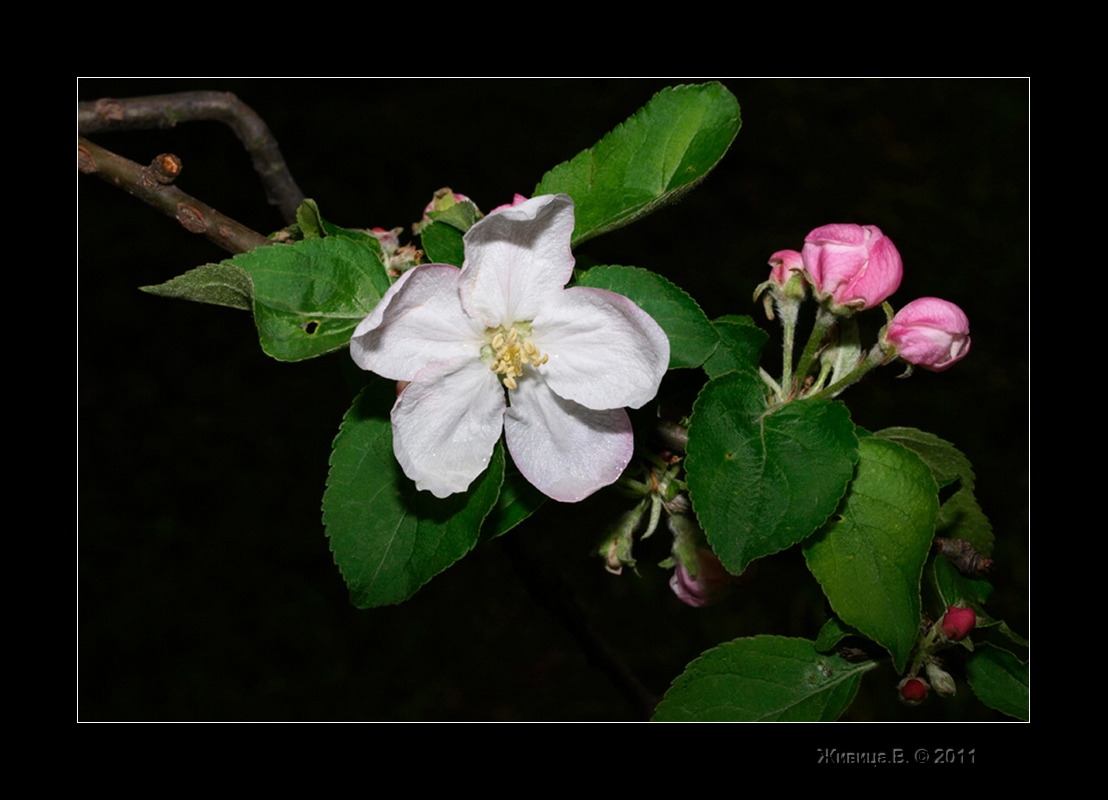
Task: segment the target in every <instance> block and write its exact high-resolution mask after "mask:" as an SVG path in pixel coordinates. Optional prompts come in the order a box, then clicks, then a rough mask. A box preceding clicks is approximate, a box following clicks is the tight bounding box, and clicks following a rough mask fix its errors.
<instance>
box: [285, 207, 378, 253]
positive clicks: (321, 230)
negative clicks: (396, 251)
mask: <svg viewBox="0 0 1108 800" xmlns="http://www.w3.org/2000/svg"><path fill="white" fill-rule="evenodd" d="M296 226H297V227H298V228H300V234H301V236H303V237H304V238H305V239H318V238H322V237H326V236H341V237H343V238H345V239H354V240H355V241H359V242H364V243H366V244H368V245H369V246H370V247H372V248H373V249H374V250H375V251H376V253H377V256H378V258H381V244H380V242H378V240H377V237H375V236H372V235H371V234H369V233H366V232H365V231H359V230H354V229H352V228H340V227H339V226H338V225H334V224H332V223H330V222H328V221H327V220H325V219H324V218H323V217H322V216H321V215H320V213H319V205H318V204H317V203H316V201H315V200H312V199H311V198H306V199H305V200H304V202H302V203H301V204H300V207H299V208H297V209H296Z"/></svg>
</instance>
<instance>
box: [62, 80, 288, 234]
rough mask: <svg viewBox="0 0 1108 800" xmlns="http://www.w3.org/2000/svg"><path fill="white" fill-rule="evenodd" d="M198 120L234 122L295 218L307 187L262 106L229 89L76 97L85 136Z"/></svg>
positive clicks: (268, 185)
mask: <svg viewBox="0 0 1108 800" xmlns="http://www.w3.org/2000/svg"><path fill="white" fill-rule="evenodd" d="M195 120H215V121H217V122H222V123H224V124H225V125H227V126H228V127H230V128H231V130H233V131H234V132H235V136H237V137H238V139H239V141H240V142H242V145H243V147H245V148H246V151H247V152H248V153H250V158H251V160H252V161H253V163H254V171H255V172H257V173H258V176H259V177H260V178H261V180H262V184H263V185H264V186H265V190H266V198H267V200H268V201H269V204H270V205H274V206H277V207H278V208H279V209H280V210H281V216H282V217H284V220H285V222H287V223H292V222H294V221H296V209H297V208H298V207H299V206H300V204H301V203H302V202H303V201H304V193H303V192H302V191H300V187H299V186H297V185H296V181H294V180H293V178H292V175H291V174H290V173H289V169H288V166H287V165H286V164H285V159H284V157H283V156H282V155H281V149H280V148H279V147H278V146H277V140H276V139H275V138H273V134H272V133H271V132H270V130H269V127H268V126H267V125H266V124H265V121H264V120H262V118H261V117H260V116H258V114H257V112H256V111H254V109H252V108H250V106H248V105H246V103H244V102H242V101H241V100H239V99H238V97H236V96H235V95H233V94H231V93H230V92H180V93H178V94H163V95H154V96H151V97H131V98H127V99H125V100H116V99H114V98H110V97H104V98H101V99H99V100H96V101H94V102H80V103H77V133H78V135H80V136H91V135H92V134H95V133H100V132H102V131H121V130H134V129H142V128H172V127H175V126H176V125H177V123H178V122H191V121H195Z"/></svg>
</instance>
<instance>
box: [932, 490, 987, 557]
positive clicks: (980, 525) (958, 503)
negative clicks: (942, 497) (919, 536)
mask: <svg viewBox="0 0 1108 800" xmlns="http://www.w3.org/2000/svg"><path fill="white" fill-rule="evenodd" d="M935 535H936V536H942V537H945V538H947V539H965V540H966V541H967V542H969V543H970V544H971V545H973V547H974V549H975V550H977V552H978V553H980V554H981V555H983V556H988V555H989V554H991V553H992V552H993V541H994V537H993V526H992V523H990V522H989V518H988V517H986V516H985V512H984V511H982V510H981V506H980V505H978V503H977V498H976V497H975V496H974V494H973V491H972V490H971V489H969V488H968V487H966V486H963V487H962V488H961V489H959V490H958V491H956V492H955V493H954V494H953V495H951V496H950V498H949V499H948V500H947V501H946V502H945V503H943V504H942V505H941V506H940V507H939V517H938V519H937V520H936V521H935Z"/></svg>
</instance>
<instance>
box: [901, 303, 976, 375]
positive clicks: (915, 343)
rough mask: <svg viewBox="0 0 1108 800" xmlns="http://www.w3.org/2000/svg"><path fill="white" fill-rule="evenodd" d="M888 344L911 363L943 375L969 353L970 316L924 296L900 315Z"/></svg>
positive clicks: (906, 307)
mask: <svg viewBox="0 0 1108 800" xmlns="http://www.w3.org/2000/svg"><path fill="white" fill-rule="evenodd" d="M885 341H886V342H888V343H889V344H892V345H893V346H895V347H896V351H897V352H896V354H897V355H898V356H899V357H900V358H902V359H904V360H905V361H907V362H908V363H909V364H915V365H916V366H918V367H923V368H924V369H929V370H931V371H932V372H942V371H943V370H946V369H949V368H950V367H952V366H953V365H954V364H955V363H957V362H958V361H961V360H962V359H963V358H965V357H966V356H967V355H968V354H969V350H970V335H969V317H967V316H966V314H965V312H964V311H962V309H960V308H959V307H958V306H956V305H954V303H951V302H949V301H947V300H941V299H939V298H938V297H921V298H919V299H917V300H913V301H912V302H911V303H909V304H908V305H906V306H904V308H902V309H900V311H898V312H896V314H895V315H894V316H893V320H892V322H890V323H889V326H888V328H887V329H886V331H885Z"/></svg>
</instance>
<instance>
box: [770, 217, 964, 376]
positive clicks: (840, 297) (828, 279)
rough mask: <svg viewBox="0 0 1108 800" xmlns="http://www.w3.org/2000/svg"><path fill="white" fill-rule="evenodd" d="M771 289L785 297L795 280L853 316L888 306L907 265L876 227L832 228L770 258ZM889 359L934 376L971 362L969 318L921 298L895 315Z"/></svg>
mask: <svg viewBox="0 0 1108 800" xmlns="http://www.w3.org/2000/svg"><path fill="white" fill-rule="evenodd" d="M769 264H770V267H771V270H770V279H769V282H768V284H765V285H770V286H773V287H776V291H777V292H778V294H781V293H783V292H784V290H785V288H786V286H788V285H789V281H790V279H793V278H794V276H798V275H799V276H801V278H802V279H803V281H804V282H805V283H807V284H808V285H810V286H811V287H812V290H813V292H814V293H815V295H816V297H817V299H819V301H820V302H821V303H823V304H825V305H826V306H827V307H828V308H829V309H830V310H831V311H832V312H833V313H835V314H836V315H839V316H847V315H850V314H853V313H854V312H856V311H862V310H865V309H867V308H873V307H874V306H877V305H880V304H881V303H883V302H885V300H886V299H888V298H889V297H890V296H892V294H893V293H894V292H895V291H896V290H897V289H898V288H899V287H900V281H901V278H903V276H904V265H903V262H902V261H901V258H900V253H899V251H898V250H897V249H896V245H894V244H893V242H892V240H891V239H889V238H888V237H887V236H885V234H883V233H882V232H881V229H880V228H878V227H877V226H876V225H849V224H832V225H824V226H822V227H819V228H816V229H815V230H813V231H812V232H811V233H809V234H808V235H807V236H805V237H804V247H803V248H802V249H801V251H800V252H799V253H798V252H797V251H795V250H779V251H777V252H776V253H774V254H773V255H772V256H770V259H769ZM882 346H883V347H884V348H885V349H886V351H887V352H888V353H889V357H890V358H891V357H898V358H900V359H902V360H904V361H907V362H908V363H909V364H913V365H915V366H920V367H923V368H924V369H928V370H931V371H933V372H942V371H943V370H945V369H947V368H949V367H950V366H952V365H953V364H954V363H956V362H957V361H960V360H961V359H963V358H965V357H966V355H967V354H968V353H969V349H970V335H969V319H968V318H967V317H966V315H965V312H963V311H962V309H960V308H959V307H958V306H956V305H954V303H951V302H949V301H947V300H940V299H939V298H937V297H921V298H920V299H918V300H913V301H912V302H910V303H908V305H906V306H904V308H902V309H900V311H899V312H897V313H896V315H895V316H893V318H892V320H891V321H890V322H889V324H888V326H887V327H886V329H885V330H884V332H883V336H882Z"/></svg>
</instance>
